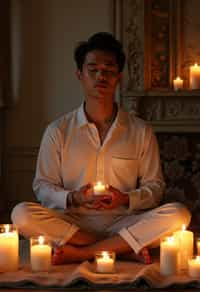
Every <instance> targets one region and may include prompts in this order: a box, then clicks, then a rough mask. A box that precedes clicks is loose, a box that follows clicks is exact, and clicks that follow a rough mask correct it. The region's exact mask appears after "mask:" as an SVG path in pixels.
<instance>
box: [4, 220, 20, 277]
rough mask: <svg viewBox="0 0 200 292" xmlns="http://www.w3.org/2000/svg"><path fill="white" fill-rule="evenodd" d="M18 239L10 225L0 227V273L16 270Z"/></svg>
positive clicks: (14, 229) (15, 230) (16, 233)
mask: <svg viewBox="0 0 200 292" xmlns="http://www.w3.org/2000/svg"><path fill="white" fill-rule="evenodd" d="M18 261H19V237H18V232H17V229H16V228H15V227H14V226H13V225H12V224H6V225H0V272H11V271H17V270H18Z"/></svg>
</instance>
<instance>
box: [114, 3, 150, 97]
mask: <svg viewBox="0 0 200 292" xmlns="http://www.w3.org/2000/svg"><path fill="white" fill-rule="evenodd" d="M115 2H116V3H115V14H116V17H115V20H116V25H115V32H116V35H117V37H118V38H119V39H121V40H122V42H123V45H124V48H125V51H126V56H127V66H126V68H125V71H124V78H123V82H122V87H121V89H122V91H123V94H124V95H127V94H128V92H130V91H132V90H136V89H137V90H142V88H143V86H144V78H143V75H144V69H143V68H144V23H143V18H144V3H143V1H141V0H126V1H123V0H116V1H115Z"/></svg>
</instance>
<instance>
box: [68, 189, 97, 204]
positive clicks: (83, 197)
mask: <svg viewBox="0 0 200 292" xmlns="http://www.w3.org/2000/svg"><path fill="white" fill-rule="evenodd" d="M92 202H93V187H92V185H91V184H87V185H85V186H82V187H81V188H80V189H79V190H77V191H73V192H70V193H69V194H68V198H67V206H70V205H71V206H73V207H79V206H84V205H86V204H90V203H92Z"/></svg>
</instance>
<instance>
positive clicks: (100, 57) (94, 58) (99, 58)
mask: <svg viewBox="0 0 200 292" xmlns="http://www.w3.org/2000/svg"><path fill="white" fill-rule="evenodd" d="M85 63H86V64H105V65H112V66H116V65H117V61H116V57H115V55H114V54H113V53H111V52H107V51H97V50H95V51H90V52H88V53H87V55H86V58H85Z"/></svg>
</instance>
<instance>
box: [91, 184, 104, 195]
mask: <svg viewBox="0 0 200 292" xmlns="http://www.w3.org/2000/svg"><path fill="white" fill-rule="evenodd" d="M93 190H94V195H103V194H105V190H106V186H105V185H104V184H102V182H100V181H98V182H97V183H96V184H95V185H94V187H93Z"/></svg>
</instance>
